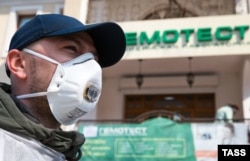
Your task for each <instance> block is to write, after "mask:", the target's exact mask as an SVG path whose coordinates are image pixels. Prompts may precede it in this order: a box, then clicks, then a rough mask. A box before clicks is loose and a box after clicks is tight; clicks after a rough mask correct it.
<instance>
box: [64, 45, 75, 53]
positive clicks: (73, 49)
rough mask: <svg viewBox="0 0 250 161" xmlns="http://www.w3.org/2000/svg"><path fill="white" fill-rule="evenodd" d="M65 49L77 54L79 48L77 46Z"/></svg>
mask: <svg viewBox="0 0 250 161" xmlns="http://www.w3.org/2000/svg"><path fill="white" fill-rule="evenodd" d="M65 48H66V49H69V50H71V51H73V52H75V53H77V48H76V47H75V46H66V47H65Z"/></svg>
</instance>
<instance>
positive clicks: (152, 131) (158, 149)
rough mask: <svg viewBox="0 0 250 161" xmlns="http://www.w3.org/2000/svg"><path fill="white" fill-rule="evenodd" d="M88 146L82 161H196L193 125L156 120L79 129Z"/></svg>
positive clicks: (161, 119) (84, 146)
mask: <svg viewBox="0 0 250 161" xmlns="http://www.w3.org/2000/svg"><path fill="white" fill-rule="evenodd" d="M78 131H80V132H82V133H84V135H85V137H86V142H85V144H84V145H83V146H82V153H83V157H82V159H81V161H177V160H178V161H195V160H196V159H195V158H196V157H195V154H194V153H195V152H194V151H195V150H194V141H193V135H192V130H191V125H190V123H182V124H177V123H175V122H173V121H171V120H169V119H166V118H161V117H159V118H155V119H151V120H147V121H145V122H143V123H141V124H133V123H132V124H124V123H122V124H98V125H84V124H80V125H79V126H78Z"/></svg>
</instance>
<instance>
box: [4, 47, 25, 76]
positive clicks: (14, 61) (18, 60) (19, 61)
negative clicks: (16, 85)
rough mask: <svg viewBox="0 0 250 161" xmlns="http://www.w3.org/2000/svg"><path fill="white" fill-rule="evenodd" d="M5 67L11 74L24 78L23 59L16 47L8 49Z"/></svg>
mask: <svg viewBox="0 0 250 161" xmlns="http://www.w3.org/2000/svg"><path fill="white" fill-rule="evenodd" d="M6 63H7V68H9V71H10V73H11V74H13V75H15V76H16V77H18V78H19V79H24V78H26V76H27V73H26V71H25V68H24V67H25V59H24V57H23V55H22V53H21V51H19V50H17V49H12V50H10V51H9V53H8V56H7V59H6Z"/></svg>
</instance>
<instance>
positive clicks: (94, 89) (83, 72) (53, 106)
mask: <svg viewBox="0 0 250 161" xmlns="http://www.w3.org/2000/svg"><path fill="white" fill-rule="evenodd" d="M23 51H24V52H26V53H28V54H31V55H34V56H36V57H39V58H41V59H44V60H46V61H49V62H51V63H53V64H57V68H56V70H55V73H54V75H53V77H52V79H51V81H50V84H49V86H48V89H47V91H46V92H38V93H30V94H24V95H19V96H17V98H18V99H24V98H31V97H39V96H47V100H48V103H49V106H50V110H51V112H52V114H53V115H54V117H55V118H56V120H57V121H58V122H59V123H61V124H63V125H71V124H73V123H75V122H76V121H77V120H79V118H80V117H81V116H83V115H84V114H86V113H87V112H89V111H90V110H92V109H93V108H95V106H96V104H97V102H98V100H99V98H100V94H101V88H102V70H101V67H100V65H99V64H98V63H97V62H96V60H95V59H94V56H93V54H92V53H84V54H82V55H80V56H78V57H76V58H74V59H72V60H70V61H68V62H66V63H62V64H61V63H59V62H58V61H56V60H54V59H51V58H49V57H47V56H44V55H42V54H40V53H37V52H35V51H32V50H30V49H27V48H25V49H23ZM44 70H46V69H44Z"/></svg>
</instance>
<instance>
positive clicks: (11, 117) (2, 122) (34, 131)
mask: <svg viewBox="0 0 250 161" xmlns="http://www.w3.org/2000/svg"><path fill="white" fill-rule="evenodd" d="M9 91H10V87H8V86H6V84H5V85H3V84H1V85H0V116H1V119H0V129H4V130H6V131H9V132H10V133H13V134H17V135H19V136H26V137H30V138H33V139H35V140H37V141H39V142H40V143H41V144H43V145H45V146H47V147H49V148H51V149H54V150H55V151H57V152H60V153H62V154H64V155H65V157H66V159H67V160H69V161H77V160H79V159H80V158H81V150H80V148H81V146H82V145H83V143H84V141H85V138H84V136H83V134H81V133H79V132H77V131H67V132H66V131H62V130H55V129H49V128H45V127H44V126H42V125H41V124H38V123H35V122H34V121H31V120H30V119H29V118H28V117H26V116H25V115H24V114H23V113H22V112H21V111H20V110H19V108H18V107H17V106H16V103H15V102H14V101H13V99H12V98H11V96H10V93H8V92H9Z"/></svg>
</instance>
